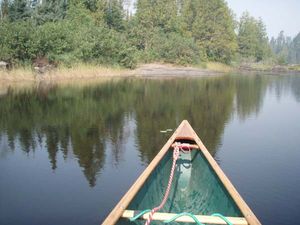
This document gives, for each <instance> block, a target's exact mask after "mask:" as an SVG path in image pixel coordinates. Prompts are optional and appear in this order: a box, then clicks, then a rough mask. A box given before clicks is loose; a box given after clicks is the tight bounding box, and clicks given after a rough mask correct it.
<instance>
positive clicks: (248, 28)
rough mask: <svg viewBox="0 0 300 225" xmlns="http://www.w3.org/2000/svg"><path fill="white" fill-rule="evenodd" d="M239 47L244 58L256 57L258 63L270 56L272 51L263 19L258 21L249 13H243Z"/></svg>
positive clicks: (240, 23)
mask: <svg viewBox="0 0 300 225" xmlns="http://www.w3.org/2000/svg"><path fill="white" fill-rule="evenodd" d="M238 45H239V53H240V55H241V56H243V57H246V58H249V57H254V58H255V60H256V61H260V60H262V59H264V58H266V57H267V56H270V53H271V49H270V46H269V42H268V37H267V33H266V29H265V25H264V23H263V22H262V20H261V19H259V20H256V19H255V18H254V17H252V16H250V14H249V13H248V12H245V13H243V15H242V17H241V19H240V22H239V27H238Z"/></svg>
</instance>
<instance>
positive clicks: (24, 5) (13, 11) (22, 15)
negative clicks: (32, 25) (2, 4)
mask: <svg viewBox="0 0 300 225" xmlns="http://www.w3.org/2000/svg"><path fill="white" fill-rule="evenodd" d="M30 17H31V9H30V7H29V5H28V2H27V1H26V0H14V1H13V2H12V3H11V4H10V5H9V18H10V20H11V21H17V20H26V19H29V18H30Z"/></svg>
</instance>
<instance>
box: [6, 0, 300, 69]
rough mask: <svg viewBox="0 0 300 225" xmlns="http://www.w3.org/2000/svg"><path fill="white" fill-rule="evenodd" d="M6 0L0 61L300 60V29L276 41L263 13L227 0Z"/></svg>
mask: <svg viewBox="0 0 300 225" xmlns="http://www.w3.org/2000/svg"><path fill="white" fill-rule="evenodd" d="M129 5H130V0H43V1H42V0H2V1H1V20H0V61H5V62H9V63H10V64H12V65H15V66H18V65H32V64H33V63H34V62H36V61H39V60H41V59H43V60H47V61H48V62H50V63H52V64H54V65H63V66H72V65H74V64H76V63H78V62H81V63H87V64H95V65H118V66H121V67H126V68H131V69H133V68H135V67H136V66H137V64H139V63H150V62H165V63H172V64H179V65H199V64H201V63H203V62H208V61H214V62H221V63H225V64H229V65H230V64H234V63H236V64H238V63H241V62H264V61H272V62H273V63H275V64H287V63H294V64H296V63H298V64H299V63H300V33H299V34H298V35H297V36H296V37H295V38H291V37H286V36H284V33H283V32H281V33H280V34H279V35H278V37H275V38H272V39H271V40H270V41H269V39H268V36H267V33H266V26H265V24H264V22H263V21H262V20H261V19H260V18H258V19H257V18H254V17H252V16H251V15H250V14H249V13H248V12H245V13H244V14H243V15H242V16H241V18H239V19H237V18H236V16H235V15H234V13H233V12H232V10H231V9H230V8H229V7H228V5H227V3H226V1H224V0H136V2H135V6H134V8H131V7H130V6H129Z"/></svg>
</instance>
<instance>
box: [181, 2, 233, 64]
mask: <svg viewBox="0 0 300 225" xmlns="http://www.w3.org/2000/svg"><path fill="white" fill-rule="evenodd" d="M183 20H184V23H185V25H184V27H185V28H186V29H187V34H188V35H189V34H190V35H192V37H194V38H195V40H196V42H197V43H198V45H199V47H200V48H201V49H203V53H204V56H205V57H207V58H208V59H209V60H214V61H222V62H225V63H229V62H230V61H231V59H232V57H233V56H234V54H235V51H236V49H237V43H236V36H235V33H234V21H233V17H232V15H231V12H230V10H229V8H228V6H227V4H226V3H225V2H224V1H223V0H209V1H208V0H190V1H187V3H185V5H184V7H183Z"/></svg>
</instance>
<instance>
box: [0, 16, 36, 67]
mask: <svg viewBox="0 0 300 225" xmlns="http://www.w3.org/2000/svg"><path fill="white" fill-rule="evenodd" d="M34 33H35V29H34V27H33V25H32V23H30V22H27V21H21V22H14V23H7V22H2V23H1V26H0V37H1V38H0V59H1V60H6V61H10V62H12V63H18V62H20V61H28V60H32V59H33V58H34V57H35V55H36V51H37V50H36V46H35V44H34V39H33V35H34Z"/></svg>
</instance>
